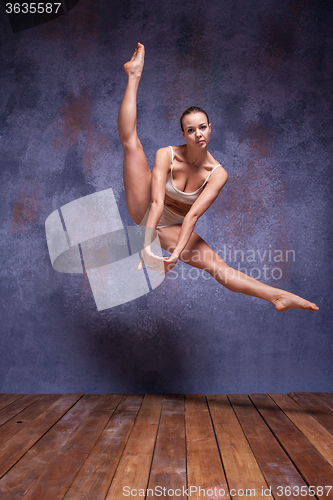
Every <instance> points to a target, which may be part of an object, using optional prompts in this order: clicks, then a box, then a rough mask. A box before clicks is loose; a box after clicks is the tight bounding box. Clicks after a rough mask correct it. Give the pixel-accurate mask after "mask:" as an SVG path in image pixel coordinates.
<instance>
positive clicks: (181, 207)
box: [164, 194, 192, 215]
mask: <svg viewBox="0 0 333 500" xmlns="http://www.w3.org/2000/svg"><path fill="white" fill-rule="evenodd" d="M164 205H165V206H166V207H168V208H169V209H170V210H171V211H172V212H174V213H175V214H178V215H186V214H187V213H188V212H189V210H190V208H191V206H192V205H190V204H188V203H182V202H181V201H177V200H173V199H172V198H170V196H168V195H167V194H166V195H165V198H164Z"/></svg>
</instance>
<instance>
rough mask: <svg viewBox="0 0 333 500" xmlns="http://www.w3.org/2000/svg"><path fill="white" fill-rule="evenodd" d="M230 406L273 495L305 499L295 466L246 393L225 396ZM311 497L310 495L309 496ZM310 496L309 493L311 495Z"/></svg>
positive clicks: (279, 497) (307, 496) (304, 491)
mask: <svg viewBox="0 0 333 500" xmlns="http://www.w3.org/2000/svg"><path fill="white" fill-rule="evenodd" d="M228 398H229V400H230V401H231V403H232V406H233V409H234V411H235V413H236V415H237V418H238V420H239V422H240V424H241V426H242V428H243V431H244V433H245V435H246V437H247V439H248V441H249V443H250V446H251V448H252V451H253V453H254V455H255V457H256V460H257V462H258V464H259V466H260V469H261V470H262V473H263V475H264V476H265V478H266V481H267V483H268V486H269V487H270V488H271V489H272V492H273V496H274V498H278V499H280V500H290V498H291V496H290V494H286V493H289V491H291V493H292V498H293V499H295V500H296V499H299V500H302V499H303V498H309V495H308V494H307V484H306V483H305V481H304V480H303V478H302V477H301V475H300V474H299V472H298V471H297V469H296V468H295V466H294V464H293V463H292V462H291V460H290V459H289V457H288V455H287V454H286V453H285V451H284V450H283V448H281V446H280V445H279V443H278V441H276V439H275V438H274V436H273V434H272V432H271V431H270V429H269V427H268V426H267V424H266V423H265V421H264V420H263V419H262V417H261V416H260V414H259V413H258V412H257V410H256V409H255V407H254V406H253V404H252V403H251V401H250V400H249V398H248V396H246V395H243V394H233V395H228ZM310 496H311V495H310ZM311 498H312V496H311Z"/></svg>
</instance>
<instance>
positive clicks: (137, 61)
mask: <svg viewBox="0 0 333 500" xmlns="http://www.w3.org/2000/svg"><path fill="white" fill-rule="evenodd" d="M144 58H145V48H144V45H142V43H138V46H137V48H136V49H135V52H134V54H133V55H132V58H131V60H130V61H128V62H127V63H126V64H124V70H125V73H127V75H128V76H131V75H134V76H137V77H139V78H140V76H141V73H142V70H143V64H144Z"/></svg>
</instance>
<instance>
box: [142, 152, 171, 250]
mask: <svg viewBox="0 0 333 500" xmlns="http://www.w3.org/2000/svg"><path fill="white" fill-rule="evenodd" d="M170 164H171V152H170V148H161V149H159V150H158V151H157V153H156V155H155V162H154V168H153V173H152V181H151V200H152V201H151V208H150V212H149V216H148V219H147V222H146V232H145V246H146V245H149V244H150V243H151V241H150V236H151V234H152V233H153V232H155V231H154V230H155V229H156V226H157V223H158V221H159V220H160V217H161V215H162V212H163V207H164V198H165V183H166V177H167V173H168V170H169V166H170ZM147 229H148V230H147Z"/></svg>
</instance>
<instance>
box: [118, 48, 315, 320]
mask: <svg viewBox="0 0 333 500" xmlns="http://www.w3.org/2000/svg"><path fill="white" fill-rule="evenodd" d="M143 64H144V46H143V45H142V44H141V43H138V45H137V48H136V50H135V52H134V54H133V56H132V58H131V60H130V61H129V62H127V63H126V64H125V65H124V69H125V72H126V73H127V75H128V83H127V86H126V89H125V93H124V97H123V101H122V104H121V107H120V110H119V117H118V132H119V137H120V141H121V143H122V146H123V149H124V171H123V174H124V187H125V196H126V203H127V209H128V213H129V215H130V217H131V218H132V220H133V221H134V222H135V223H136V224H141V225H145V226H146V235H145V245H144V250H143V251H142V259H143V260H144V261H145V262H146V263H148V266H150V267H151V268H155V269H156V268H157V267H158V266H159V268H160V269H163V272H168V271H170V270H171V269H172V268H173V267H174V266H175V265H176V263H177V261H178V259H180V260H182V261H183V262H186V263H187V264H190V265H191V266H193V267H197V268H199V269H203V270H205V271H207V272H208V273H209V274H210V275H211V276H213V277H214V278H215V279H216V280H217V281H218V282H219V283H221V284H222V285H224V286H225V287H226V288H228V289H229V290H232V291H234V292H240V293H245V294H247V295H252V296H254V297H259V298H261V299H265V300H268V301H269V302H272V304H274V306H275V307H276V309H277V310H278V311H285V310H286V309H290V308H297V309H307V310H309V311H316V310H318V309H319V308H318V307H317V306H316V304H314V303H311V302H309V301H307V300H305V299H302V298H301V297H298V296H297V295H294V294H292V293H289V292H286V291H284V290H279V289H277V288H274V287H271V286H268V285H265V284H263V283H260V282H259V281H257V280H255V279H254V278H251V277H250V276H247V275H246V274H244V273H241V272H240V271H236V270H234V269H232V268H231V267H229V266H228V265H227V264H226V263H225V262H224V261H223V260H222V259H221V257H219V256H218V255H217V254H216V253H215V252H213V250H212V249H211V248H210V247H209V246H208V245H207V243H206V242H205V241H204V240H203V239H202V238H200V236H198V235H197V234H196V233H195V232H193V229H194V226H195V223H196V221H197V220H198V219H199V217H201V216H202V215H203V214H204V213H205V211H206V210H207V209H208V208H209V207H210V206H211V204H212V203H213V201H214V200H215V198H216V197H217V195H218V194H219V192H220V191H221V189H222V188H223V186H224V184H225V183H226V182H227V179H228V174H227V172H226V171H225V170H224V168H223V167H222V166H221V165H220V164H218V163H217V161H216V160H214V158H213V157H212V155H211V154H210V153H209V152H208V151H207V145H208V142H209V137H210V133H211V125H210V123H209V120H208V116H207V114H206V113H205V112H204V111H203V110H201V109H200V108H196V107H193V108H189V109H188V110H186V112H185V113H184V114H183V116H182V118H181V128H182V134H183V137H184V139H185V141H186V144H185V145H182V146H176V147H171V146H170V147H166V148H162V149H159V150H158V151H157V153H156V157H155V163H154V168H153V172H152V173H151V171H150V169H149V166H148V163H147V160H146V156H145V154H144V151H143V148H142V145H141V142H140V140H139V138H138V136H137V130H136V96H137V90H138V86H139V82H140V78H141V73H142V70H143ZM149 228H150V229H149ZM155 229H157V232H158V236H159V239H160V242H161V245H162V247H163V248H164V249H166V250H168V251H169V252H170V253H171V255H170V257H167V258H166V257H165V258H162V257H158V256H156V255H154V254H153V253H152V251H151V249H150V242H151V241H152V240H153V235H152V233H153V232H154V231H155ZM141 267H142V261H141V264H140V266H139V269H141Z"/></svg>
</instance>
